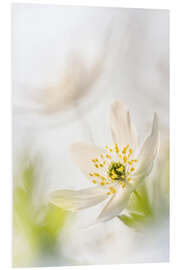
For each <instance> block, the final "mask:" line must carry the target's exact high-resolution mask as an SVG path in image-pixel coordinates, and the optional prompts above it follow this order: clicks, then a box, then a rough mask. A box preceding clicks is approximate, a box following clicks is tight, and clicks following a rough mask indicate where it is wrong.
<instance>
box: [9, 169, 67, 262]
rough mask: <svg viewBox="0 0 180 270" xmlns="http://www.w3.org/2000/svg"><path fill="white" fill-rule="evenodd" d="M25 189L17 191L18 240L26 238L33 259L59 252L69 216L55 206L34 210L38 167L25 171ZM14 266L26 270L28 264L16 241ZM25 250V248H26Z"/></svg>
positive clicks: (15, 195)
mask: <svg viewBox="0 0 180 270" xmlns="http://www.w3.org/2000/svg"><path fill="white" fill-rule="evenodd" d="M22 179H23V185H22V186H16V187H14V199H13V202H14V205H13V207H14V237H16V234H17V235H18V234H22V236H23V241H26V242H27V243H26V245H27V246H28V247H29V252H30V253H31V254H32V256H30V258H31V259H33V258H34V257H35V256H38V255H39V254H41V253H48V252H52V251H53V250H54V249H55V246H56V244H57V240H58V237H59V234H60V232H61V229H62V227H63V226H64V224H65V221H66V218H67V212H66V211H64V210H62V209H60V208H57V207H56V206H54V205H52V204H48V205H46V206H42V205H39V206H36V207H35V206H34V204H33V192H34V186H35V181H38V179H35V174H34V166H33V165H29V166H28V167H26V168H22ZM13 249H14V250H13V251H14V252H13V254H14V257H13V265H14V266H24V265H26V263H28V262H27V260H28V259H29V258H28V254H27V260H26V259H25V258H21V256H19V254H18V253H19V252H20V253H21V249H20V247H19V245H18V246H17V245H16V241H14V246H13ZM22 249H23V244H22Z"/></svg>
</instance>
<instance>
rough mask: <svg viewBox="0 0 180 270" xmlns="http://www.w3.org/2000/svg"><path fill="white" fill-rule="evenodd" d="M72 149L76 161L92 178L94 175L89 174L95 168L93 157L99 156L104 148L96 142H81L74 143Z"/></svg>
mask: <svg viewBox="0 0 180 270" xmlns="http://www.w3.org/2000/svg"><path fill="white" fill-rule="evenodd" d="M70 151H71V156H72V159H73V161H74V163H75V164H76V165H77V166H78V167H79V168H80V169H81V171H82V172H83V173H84V175H85V176H86V177H87V178H88V179H89V180H92V177H90V176H89V173H90V172H92V171H94V169H95V168H94V165H93V162H92V159H94V158H98V157H99V156H100V154H102V153H103V152H104V150H103V149H102V148H100V147H98V146H96V145H95V144H87V143H83V142H79V143H74V144H72V145H71V147H70Z"/></svg>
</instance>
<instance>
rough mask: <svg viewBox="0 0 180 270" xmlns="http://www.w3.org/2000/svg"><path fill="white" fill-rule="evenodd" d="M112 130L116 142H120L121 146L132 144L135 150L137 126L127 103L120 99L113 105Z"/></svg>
mask: <svg viewBox="0 0 180 270" xmlns="http://www.w3.org/2000/svg"><path fill="white" fill-rule="evenodd" d="M111 131H112V137H113V141H114V143H118V144H119V145H120V147H121V148H122V147H124V146H126V145H128V144H130V145H131V147H132V148H133V150H135V149H136V146H137V132H136V128H135V126H134V125H133V124H132V122H131V118H130V114H129V112H128V110H127V107H126V105H125V104H124V103H123V102H122V101H120V100H118V101H115V102H114V103H113V104H112V105H111Z"/></svg>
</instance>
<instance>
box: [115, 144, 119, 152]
mask: <svg viewBox="0 0 180 270" xmlns="http://www.w3.org/2000/svg"><path fill="white" fill-rule="evenodd" d="M115 151H116V153H117V154H118V153H119V147H118V145H117V143H116V144H115Z"/></svg>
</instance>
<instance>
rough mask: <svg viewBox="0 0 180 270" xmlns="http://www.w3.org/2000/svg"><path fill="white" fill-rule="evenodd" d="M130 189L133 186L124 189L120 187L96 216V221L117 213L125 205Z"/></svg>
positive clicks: (110, 217)
mask: <svg viewBox="0 0 180 270" xmlns="http://www.w3.org/2000/svg"><path fill="white" fill-rule="evenodd" d="M132 191H133V188H131V187H127V188H124V189H122V188H121V187H120V188H119V190H118V191H117V193H116V194H115V195H114V196H113V197H112V198H111V199H110V200H109V201H108V203H107V204H106V205H105V207H104V209H103V210H102V212H101V213H100V215H99V216H98V218H97V222H104V221H107V220H109V219H112V218H113V217H115V216H117V215H119V214H120V213H121V211H122V210H123V209H124V208H125V207H126V206H127V204H128V200H129V197H130V195H131V192H132Z"/></svg>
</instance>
